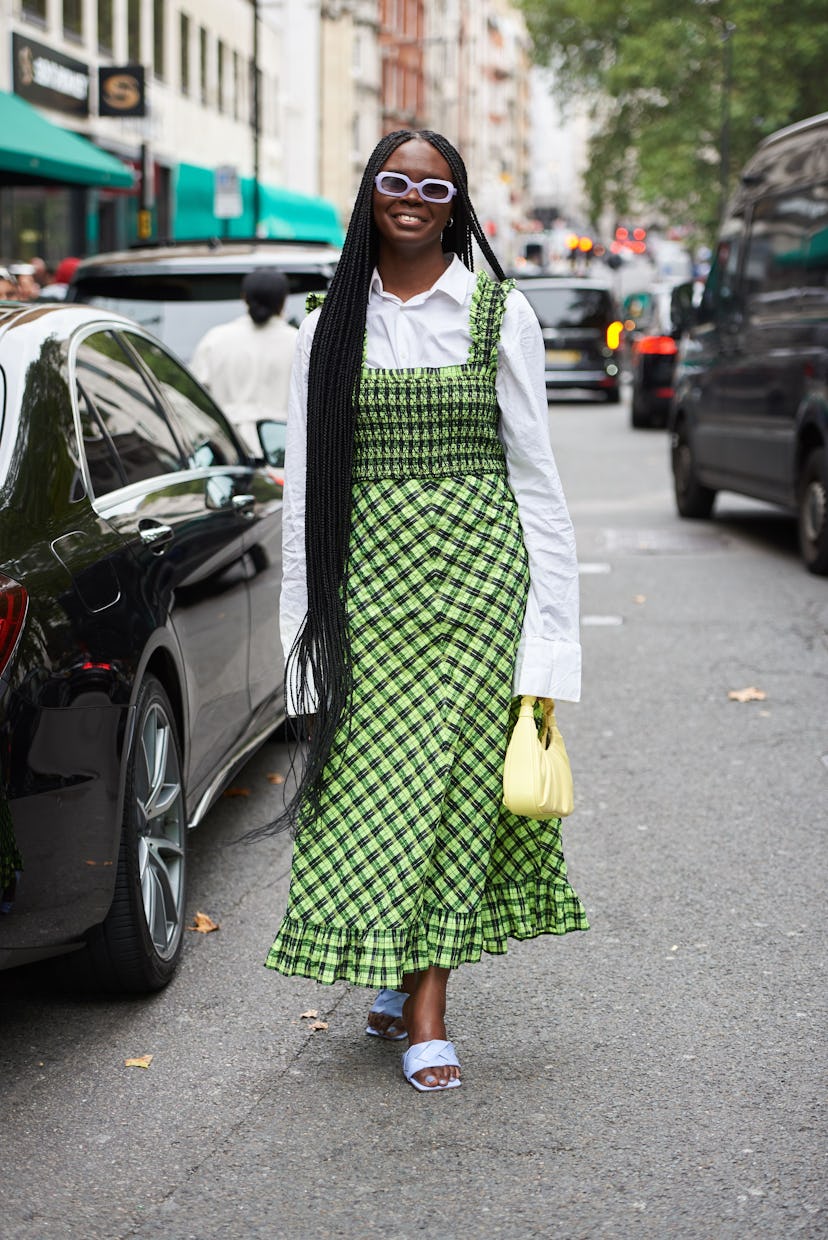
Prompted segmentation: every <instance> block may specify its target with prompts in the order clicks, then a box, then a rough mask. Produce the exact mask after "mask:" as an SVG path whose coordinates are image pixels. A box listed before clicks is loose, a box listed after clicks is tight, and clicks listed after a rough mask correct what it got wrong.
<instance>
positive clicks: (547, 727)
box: [520, 693, 558, 749]
mask: <svg viewBox="0 0 828 1240" xmlns="http://www.w3.org/2000/svg"><path fill="white" fill-rule="evenodd" d="M536 702H540V704H541V710H542V711H543V720H542V722H541V728H540V732H539V733H538V740H539V741H540V743H541V746H542V748H543V749H548V748H549V746H550V745H551V743H552V734H553V732H554V730H555V728H556V727H557V726H558V725H557V721H556V719H555V703H554V701H553V700H552V698H540V697H538V696H537V694H535V693H524V695H523V696H522V697H521V699H520V713H521V715H532V716H533V717H534V714H535V703H536Z"/></svg>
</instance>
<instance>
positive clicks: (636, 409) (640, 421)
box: [630, 386, 650, 430]
mask: <svg viewBox="0 0 828 1240" xmlns="http://www.w3.org/2000/svg"><path fill="white" fill-rule="evenodd" d="M630 425H631V426H632V427H633V428H634V429H635V430H643V429H644V427H646V426H649V425H650V419H649V418H648V417H647V415H646V414H645V412H644V409H643V407H642V404H641V397H640V396H639V394H638V390H637V389H636V387H635V386H633V390H632V400H631V401H630Z"/></svg>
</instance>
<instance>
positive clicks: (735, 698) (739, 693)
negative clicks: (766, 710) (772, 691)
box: [727, 685, 768, 702]
mask: <svg viewBox="0 0 828 1240" xmlns="http://www.w3.org/2000/svg"><path fill="white" fill-rule="evenodd" d="M727 696H728V698H729V699H730V701H731V702H764V700H765V698H766V697H767V696H768V695H767V693H765V692H764V690H763V689H757V688H756V687H755V686H754V685H751V686H750V688H748V689H731V690H730V692H729V693H728V695H727Z"/></svg>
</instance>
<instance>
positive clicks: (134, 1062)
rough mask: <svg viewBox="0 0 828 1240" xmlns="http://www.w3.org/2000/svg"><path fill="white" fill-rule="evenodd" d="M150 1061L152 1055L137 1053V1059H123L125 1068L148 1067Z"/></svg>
mask: <svg viewBox="0 0 828 1240" xmlns="http://www.w3.org/2000/svg"><path fill="white" fill-rule="evenodd" d="M151 1063H152V1055H139V1056H138V1057H137V1059H125V1060H124V1067H125V1068H148V1067H149V1066H150V1064H151Z"/></svg>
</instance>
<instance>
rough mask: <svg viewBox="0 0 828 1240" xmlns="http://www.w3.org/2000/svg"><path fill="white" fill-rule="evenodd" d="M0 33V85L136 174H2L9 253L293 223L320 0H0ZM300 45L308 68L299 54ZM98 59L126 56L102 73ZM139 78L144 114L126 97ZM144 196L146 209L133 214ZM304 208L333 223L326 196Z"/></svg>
mask: <svg viewBox="0 0 828 1240" xmlns="http://www.w3.org/2000/svg"><path fill="white" fill-rule="evenodd" d="M0 42H2V43H3V44H4V45H5V47H4V55H2V56H0V90H2V91H7V92H11V91H13V92H14V93H15V94H17V95H20V96H21V97H22V98H24V99H26V100H27V101H28V102H30V103H31V104H32V105H33V106H34V107H36V108H37V109H38V111H39V112H41V113H42V114H43V115H44V116H45V117H47V118H48V119H49V120H50V121H52V122H54V123H55V124H56V125H57V126H59V127H63V128H66V129H71V130H72V131H74V132H76V133H78V134H81V135H83V136H84V137H86V138H88V139H90V140H91V141H92V142H93V143H94V144H95V145H96V146H98V147H100V148H102V149H103V150H105V151H108V152H110V153H111V154H113V155H115V156H117V157H118V158H119V159H120V160H122V161H123V162H124V163H125V164H126V165H127V166H128V167H130V168H131V169H132V170H133V172H134V174H135V184H134V186H133V188H132V189H128V190H113V189H98V190H94V189H84V190H80V189H78V188H73V187H71V186H55V185H46V186H44V185H31V184H29V185H13V186H10V185H8V183H7V179H5V178H4V181H3V186H2V188H0V196H2V200H0V217H2V225H1V227H2V232H0V253H2V254H3V255H4V256H5V257H6V258H7V259H8V258H20V257H23V258H25V257H26V256H27V254H33V253H38V254H44V251H50V252H49V253H46V254H45V255H44V256H45V257H47V259H48V260H50V261H54V260H55V259H56V258H58V257H60V256H61V255H62V254H66V253H69V252H71V253H77V254H84V253H89V252H94V251H96V250H99V249H111V248H117V247H119V246H122V245H124V244H126V243H128V242H131V241H134V240H136V239H137V238H138V237H139V236H141V235H142V234H143V235H146V234H147V231H148V230H149V232H150V234H151V235H152V236H155V237H184V236H205V235H207V236H209V235H215V234H224V235H230V236H233V235H251V234H253V233H255V232H257V231H258V232H259V233H260V234H263V235H290V234H291V232H292V231H293V230H294V229H299V230H300V231H304V230H305V225H304V223H303V215H302V206H303V203H302V199H301V195H303V194H304V195H316V194H317V193H318V150H319V134H320V124H319V113H318V94H319V91H318V66H319V53H318V45H319V14H318V12H316V13H314V11H313V9H309V7H308V5H307V3H305V0H283V3H282V5H281V7H280V8H278V9H276V8H274V6H272V5H265V4H263V3H262V4H261V5H259V4H258V3H251V2H250V0H0ZM307 52H310V53H311V55H310V65H311V71H310V73H309V72H308V71H307V67H306V66H305V67H304V68H303V69H302V71H301V72H300V70H299V68H298V66H299V65H301V64H302V62H303V61H304V53H307ZM300 53H303V54H300ZM101 69H103V70H112V69H120V70H122V71H123V72H122V73H121V74H119V75H115V76H114V77H113V76H108V77H107V80H106V83H105V82H103V81H99V70H101ZM136 70H138V71H139V72H136ZM314 70H316V72H314ZM300 85H301V86H302V88H303V90H302V94H301V97H300V96H299V90H300ZM136 92H137V93H139V94H140V103H141V104H142V105H143V106H141V107H139V108H138V109H137V111H140V112H143V115H136V114H135V112H136V108H135V107H129V106H124V100H126V101H127V102H129V101H132V102H133V103H134V101H135V100H134V96H135V94H136ZM1 146H2V138H1V137H0V147H1ZM217 168H218V169H221V170H222V171H221V172H220V174H219V176H217V175H216V169H217ZM142 174H143V178H142ZM218 191H223V193H221V192H218ZM285 191H287V192H285ZM297 195H298V196H297ZM141 207H144V208H146V209H147V210H148V212H149V214H148V215H147V214H146V213H145V214H143V215H139V211H140V209H141ZM308 215H309V216H310V217H315V216H316V215H318V218H315V224H314V225H313V226H318V227H319V229H320V230H321V231H322V232H325V231H326V227H327V235H328V236H329V237H330V238H331V239H333V238H334V237H335V236H336V235H338V233H339V229H338V221H337V219H336V215H335V212H334V211H333V210H332V209H330V208H329V209H328V210H327V212H326V211H325V209H324V207H322V208H321V209H320V211H319V212H318V213H315V212H314V211H313V210H312V209H311V210H310V211H309V213H307V214H306V216H305V217H304V218H308ZM325 221H327V224H326V225H325Z"/></svg>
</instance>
